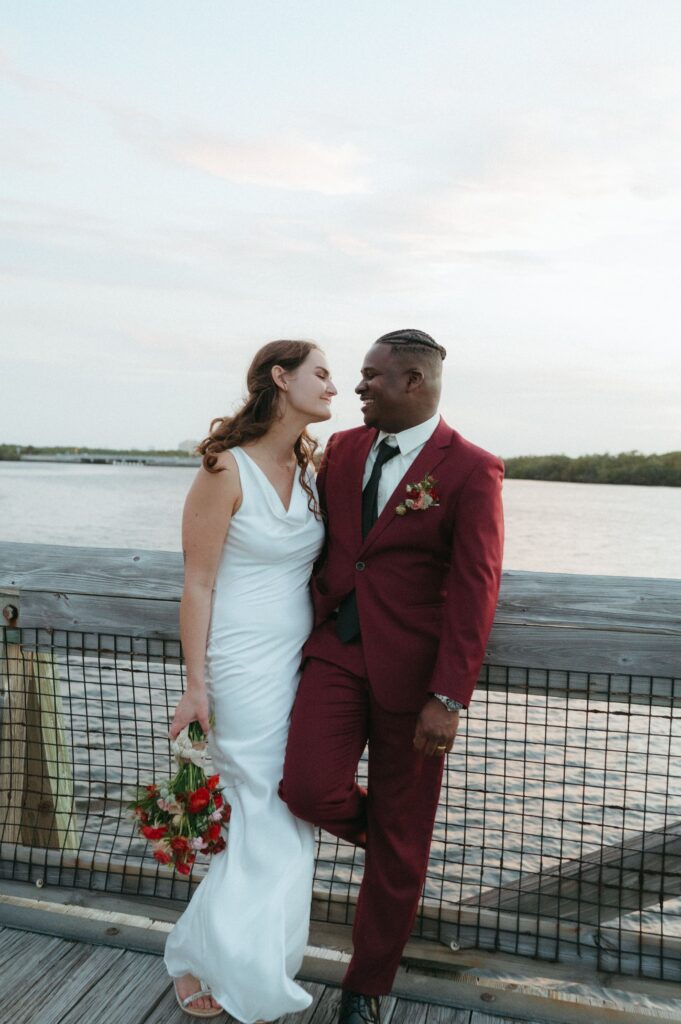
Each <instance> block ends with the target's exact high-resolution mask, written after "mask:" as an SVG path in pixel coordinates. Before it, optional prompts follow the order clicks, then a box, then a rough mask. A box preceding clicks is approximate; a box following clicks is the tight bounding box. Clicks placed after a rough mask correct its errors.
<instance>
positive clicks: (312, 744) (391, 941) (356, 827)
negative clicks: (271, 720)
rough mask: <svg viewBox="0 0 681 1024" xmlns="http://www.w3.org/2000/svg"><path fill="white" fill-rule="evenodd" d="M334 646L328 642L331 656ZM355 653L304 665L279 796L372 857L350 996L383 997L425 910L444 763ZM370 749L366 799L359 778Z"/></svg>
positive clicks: (358, 914)
mask: <svg viewBox="0 0 681 1024" xmlns="http://www.w3.org/2000/svg"><path fill="white" fill-rule="evenodd" d="M334 641H335V637H334V638H333V639H331V637H329V644H328V653H329V656H332V654H333V650H334V648H335V643H334ZM338 644H339V646H340V642H338ZM348 647H350V648H356V650H355V651H351V650H343V651H342V652H340V657H342V658H343V660H344V661H345V662H346V664H345V666H342V665H339V664H334V663H333V662H332V661H325V660H321V659H319V658H316V657H309V658H308V659H307V661H306V663H305V666H304V670H303V675H302V679H301V682H300V688H299V690H298V696H297V697H296V702H295V705H294V708H293V714H292V719H291V729H290V733H289V739H288V747H287V751H286V762H285V766H284V778H283V782H282V786H281V795H282V798H283V799H284V800H285V801H286V803H287V804H288V806H289V808H290V809H291V811H292V812H293V814H295V815H296V816H297V817H299V818H302V819H303V820H306V821H311V822H313V823H315V824H317V825H321V827H322V828H323V829H325V830H326V831H327V832H330V833H331V834H332V835H335V836H339V837H340V838H341V839H346V840H348V841H349V842H351V843H356V844H357V845H359V846H363V847H365V848H366V856H365V866H364V878H363V880H362V885H361V888H360V892H359V898H358V900H357V907H356V911H355V921H354V927H353V946H354V952H353V957H352V960H351V962H350V965H349V967H348V970H347V973H346V975H345V977H344V979H343V988H346V989H350V990H351V991H353V992H362V993H364V994H365V995H383V994H385V993H387V992H389V991H390V989H391V988H392V984H393V980H394V977H395V973H396V971H397V968H398V966H399V962H400V958H401V956H402V952H403V950H404V946H405V944H406V942H407V939H408V938H409V934H410V932H411V929H412V926H413V923H414V918H415V916H416V912H417V909H418V903H419V897H420V895H421V890H422V887H423V882H424V879H425V874H426V868H427V866H428V855H429V851H430V842H431V836H432V832H433V823H434V820H435V812H436V810H437V804H438V797H439V793H440V783H441V778H442V764H443V759H442V758H439V757H437V758H435V757H424V756H423V755H422V754H419V753H417V752H416V751H415V750H414V749H413V738H414V730H415V727H416V719H417V717H418V716H417V714H415V713H412V712H409V713H406V714H395V713H394V712H389V711H386V710H385V709H384V708H382V707H380V706H379V705H378V704H377V703H376V701H375V699H374V697H373V695H372V693H371V690H370V688H369V685H368V682H367V679H366V676H365V674H364V671H365V670H364V667H363V658H362V657H361V644H360V643H359V642H358V643H355V644H351V645H348ZM325 655H326V650H325ZM348 656H349V657H348ZM353 660H354V664H352V669H351V668H349V667H347V664H348V661H350V662H353ZM367 742H368V744H369V779H368V790H367V792H365V791H364V790H363V789H362V788H361V787H360V786H358V785H357V783H356V781H355V772H356V769H357V763H358V761H359V759H360V757H361V755H362V752H363V750H364V747H365V745H366V744H367Z"/></svg>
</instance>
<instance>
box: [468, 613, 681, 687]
mask: <svg viewBox="0 0 681 1024" xmlns="http://www.w3.org/2000/svg"><path fill="white" fill-rule="evenodd" d="M485 661H486V662H487V663H488V664H491V665H509V666H510V665H518V666H524V665H527V666H531V667H532V668H551V669H566V670H572V671H574V672H620V673H628V674H630V675H641V676H651V675H654V676H668V677H673V676H678V674H679V665H680V664H681V636H679V635H671V634H667V633H664V634H656V633H639V632H625V631H621V632H620V631H608V630H605V629H600V630H599V629H591V628H586V627H576V626H575V627H573V626H569V627H568V626H534V625H529V626H518V625H505V624H503V623H495V625H494V627H493V629H492V633H491V636H490V638H489V642H488V644H487V650H486V653H485Z"/></svg>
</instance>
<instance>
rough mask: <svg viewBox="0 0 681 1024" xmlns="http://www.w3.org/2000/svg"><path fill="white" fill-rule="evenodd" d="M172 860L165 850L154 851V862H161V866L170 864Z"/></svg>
mask: <svg viewBox="0 0 681 1024" xmlns="http://www.w3.org/2000/svg"><path fill="white" fill-rule="evenodd" d="M172 859H173V858H172V857H171V856H170V854H169V853H166V851H165V850H154V860H157V861H159V862H160V863H161V864H170V862H171V860H172Z"/></svg>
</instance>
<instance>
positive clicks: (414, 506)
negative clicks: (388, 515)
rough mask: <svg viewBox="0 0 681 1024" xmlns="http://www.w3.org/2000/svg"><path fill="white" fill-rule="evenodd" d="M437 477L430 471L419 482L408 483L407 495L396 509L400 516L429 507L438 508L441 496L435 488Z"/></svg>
mask: <svg viewBox="0 0 681 1024" xmlns="http://www.w3.org/2000/svg"><path fill="white" fill-rule="evenodd" d="M435 483H436V480H435V477H434V476H431V475H430V474H429V473H428V474H427V475H426V476H424V478H423V480H421V481H420V482H419V483H417V484H407V495H408V497H407V498H405V500H404V501H403V502H401V503H400V504H399V505H398V506H397V508H396V509H395V511H396V512H397V514H398V516H406V514H407V512H410V511H412V512H418V511H421V510H422V511H425V510H426V509H427V508H437V506H438V505H439V504H440V496H439V494H438V493H437V491H436V489H435Z"/></svg>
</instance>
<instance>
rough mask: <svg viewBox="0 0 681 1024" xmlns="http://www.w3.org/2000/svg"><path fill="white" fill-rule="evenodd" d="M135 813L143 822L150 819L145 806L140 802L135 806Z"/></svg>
mask: <svg viewBox="0 0 681 1024" xmlns="http://www.w3.org/2000/svg"><path fill="white" fill-rule="evenodd" d="M135 814H136V815H137V817H138V818H139V820H140V821H141V822H146V821H149V815H148V814H147V812H146V811H145V810H144V808H143V807H140V805H139V804H138V805H137V807H136V808H135Z"/></svg>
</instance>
